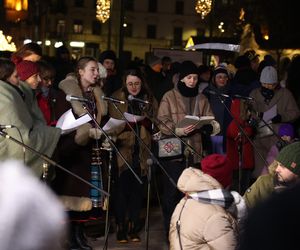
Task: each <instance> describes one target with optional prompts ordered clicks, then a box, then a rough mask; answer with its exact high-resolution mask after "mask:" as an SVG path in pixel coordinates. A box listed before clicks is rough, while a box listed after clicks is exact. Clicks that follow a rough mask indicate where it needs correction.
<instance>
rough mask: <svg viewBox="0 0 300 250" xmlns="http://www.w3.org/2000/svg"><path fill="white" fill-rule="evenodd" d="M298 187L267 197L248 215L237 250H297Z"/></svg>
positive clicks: (299, 219) (299, 202)
mask: <svg viewBox="0 0 300 250" xmlns="http://www.w3.org/2000/svg"><path fill="white" fill-rule="evenodd" d="M299 195H300V186H299V184H297V185H296V186H295V187H292V188H291V189H288V190H285V191H283V192H281V193H279V194H276V195H274V196H271V197H269V198H268V199H267V200H265V201H264V202H262V203H261V204H259V205H257V206H256V207H255V208H253V210H252V211H250V212H249V215H248V218H247V219H246V221H245V223H244V231H243V233H242V234H241V237H240V242H239V247H238V248H237V249H238V250H253V249H255V250H282V249H284V250H294V249H299V230H298V228H299V221H300V217H299V216H300V213H299V210H300V199H299Z"/></svg>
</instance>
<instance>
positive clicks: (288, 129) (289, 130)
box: [278, 123, 295, 139]
mask: <svg viewBox="0 0 300 250" xmlns="http://www.w3.org/2000/svg"><path fill="white" fill-rule="evenodd" d="M278 135H279V136H280V137H282V136H284V135H286V136H290V137H291V138H292V139H293V138H294V137H295V131H294V128H293V126H292V125H291V124H289V123H284V124H281V125H280V127H279V130H278Z"/></svg>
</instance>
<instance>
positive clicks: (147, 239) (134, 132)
mask: <svg viewBox="0 0 300 250" xmlns="http://www.w3.org/2000/svg"><path fill="white" fill-rule="evenodd" d="M113 105H114V108H115V109H116V110H117V111H118V112H119V114H120V115H121V117H122V118H123V119H124V121H125V122H126V124H127V125H128V127H129V128H130V129H131V131H132V132H133V134H134V136H135V137H136V138H137V140H138V141H139V143H141V144H143V146H144V147H145V149H146V150H147V151H148V153H149V154H150V157H151V161H153V162H151V163H154V164H157V165H158V166H159V167H160V168H161V170H162V171H163V173H164V174H165V175H166V176H167V177H168V179H169V181H170V182H171V184H172V185H173V186H174V187H175V188H177V185H176V183H175V181H174V180H173V178H172V177H171V176H170V175H169V174H168V172H167V171H166V170H165V168H164V167H163V166H162V165H161V163H160V162H159V161H158V159H157V158H156V156H155V155H154V154H153V153H152V151H151V149H150V148H149V146H148V145H147V144H146V143H145V142H144V141H143V140H142V139H141V138H140V137H139V136H138V134H137V133H136V131H135V130H134V128H133V127H132V126H131V124H130V122H129V121H128V120H127V119H126V117H125V115H124V114H123V113H122V111H121V110H120V109H119V108H118V106H117V105H116V104H115V103H114V102H113ZM149 171H151V170H150V169H149ZM149 178H150V177H149V173H148V195H150V180H151V179H149ZM149 199H150V196H149ZM149 202H150V201H149ZM149 202H148V201H147V215H146V219H147V221H146V228H145V230H146V249H148V247H149V208H148V206H149Z"/></svg>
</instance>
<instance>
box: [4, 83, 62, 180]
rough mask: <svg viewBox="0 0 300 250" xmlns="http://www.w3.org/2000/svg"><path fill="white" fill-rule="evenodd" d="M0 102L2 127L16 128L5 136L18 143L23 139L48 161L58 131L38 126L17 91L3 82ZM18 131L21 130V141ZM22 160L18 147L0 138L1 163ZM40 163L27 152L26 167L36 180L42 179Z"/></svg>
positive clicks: (57, 138)
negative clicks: (30, 170) (46, 157)
mask: <svg viewBox="0 0 300 250" xmlns="http://www.w3.org/2000/svg"><path fill="white" fill-rule="evenodd" d="M25 98H26V96H25ZM0 102H1V105H0V116H1V118H0V120H1V124H6V125H13V126H15V128H12V129H9V130H8V129H7V130H6V132H7V133H8V135H10V136H11V137H13V138H15V139H17V140H21V139H22V141H23V143H24V144H25V145H27V146H29V147H31V148H33V149H35V150H36V151H38V152H40V153H42V154H44V155H47V156H48V157H51V156H52V154H53V152H54V149H55V148H56V145H57V142H58V140H59V138H60V133H61V130H60V129H58V128H53V127H48V126H46V125H43V124H41V123H39V122H38V121H37V120H36V119H35V117H33V116H32V113H31V112H30V110H29V109H28V106H27V105H26V103H25V102H24V100H23V99H22V97H21V95H20V94H19V93H18V92H17V90H16V89H15V88H14V87H13V86H12V85H10V84H8V83H6V82H4V81H0ZM17 129H19V130H20V134H21V135H22V138H20V134H19V133H18V130H17ZM23 157H24V153H23V149H22V147H21V146H20V145H18V144H16V143H15V142H13V141H10V140H9V139H5V138H3V137H0V160H5V159H10V158H12V159H18V160H23ZM43 162H44V161H43V160H42V159H41V158H40V157H39V156H38V155H37V154H36V153H32V152H30V151H29V150H26V152H25V163H26V165H27V166H29V167H30V168H31V169H32V170H33V171H34V173H35V174H36V175H37V176H38V177H41V175H42V173H43V166H42V164H43Z"/></svg>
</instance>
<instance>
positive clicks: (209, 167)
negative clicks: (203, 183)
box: [201, 154, 233, 188]
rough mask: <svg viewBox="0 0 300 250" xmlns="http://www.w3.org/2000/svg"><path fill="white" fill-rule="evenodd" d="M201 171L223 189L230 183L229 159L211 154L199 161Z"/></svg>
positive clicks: (230, 167) (230, 168)
mask: <svg viewBox="0 0 300 250" xmlns="http://www.w3.org/2000/svg"><path fill="white" fill-rule="evenodd" d="M201 168H202V171H203V172H204V173H206V174H208V175H210V176H212V177H213V178H215V179H216V180H217V181H218V182H220V183H221V184H222V186H223V187H224V188H226V187H227V186H229V185H231V183H232V172H233V168H232V166H231V164H230V161H229V159H228V158H227V157H226V156H224V155H221V154H211V155H208V156H206V157H205V158H203V159H202V161H201Z"/></svg>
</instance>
